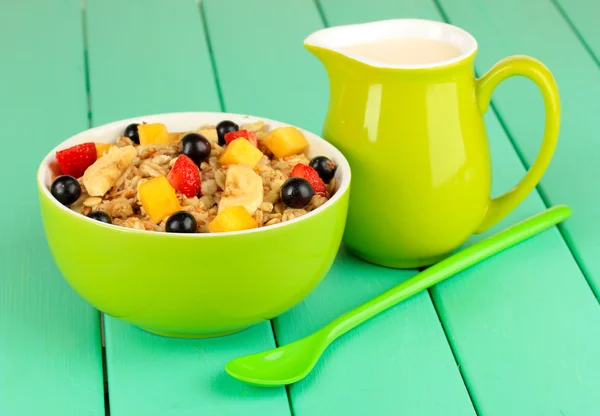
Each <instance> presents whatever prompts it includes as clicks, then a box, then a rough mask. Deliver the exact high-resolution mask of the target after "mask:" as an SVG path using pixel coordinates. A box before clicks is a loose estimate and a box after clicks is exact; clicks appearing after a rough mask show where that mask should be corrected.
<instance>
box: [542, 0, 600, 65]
mask: <svg viewBox="0 0 600 416" xmlns="http://www.w3.org/2000/svg"><path fill="white" fill-rule="evenodd" d="M552 2H553V3H554V5H555V6H556V8H557V9H558V11H559V12H560V13H561V14H562V15H563V17H564V18H565V19H566V20H567V21H568V22H569V24H570V25H571V29H572V30H573V31H574V32H575V34H576V35H577V36H578V37H579V39H580V41H581V42H582V43H583V45H584V46H585V47H586V48H587V49H588V52H589V53H590V54H591V55H592V56H593V57H594V58H595V60H596V63H597V64H598V65H600V27H598V19H599V18H600V3H599V2H597V1H595V0H552Z"/></svg>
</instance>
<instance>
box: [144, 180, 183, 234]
mask: <svg viewBox="0 0 600 416" xmlns="http://www.w3.org/2000/svg"><path fill="white" fill-rule="evenodd" d="M139 191H140V200H141V201H142V206H143V207H144V211H146V214H148V215H149V216H150V219H151V220H152V221H153V222H155V223H157V224H158V223H159V222H161V221H162V220H163V219H165V218H166V217H168V216H169V215H171V214H173V213H175V212H177V211H179V210H180V209H181V205H180V204H179V200H178V199H177V195H176V194H175V189H173V187H172V186H171V184H170V183H169V181H168V180H167V178H166V177H165V176H157V177H155V178H152V179H150V180H149V181H148V182H144V183H143V184H141V185H140V189H139Z"/></svg>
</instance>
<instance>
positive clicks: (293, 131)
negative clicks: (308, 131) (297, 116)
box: [263, 126, 308, 157]
mask: <svg viewBox="0 0 600 416" xmlns="http://www.w3.org/2000/svg"><path fill="white" fill-rule="evenodd" d="M263 143H264V144H265V146H267V148H268V149H269V150H270V151H271V152H273V154H274V155H275V157H286V156H290V155H294V154H296V153H302V152H303V151H304V150H306V148H307V147H308V142H307V141H306V139H305V138H304V136H303V135H302V133H301V132H300V130H298V129H297V128H295V127H292V126H288V127H279V128H277V129H275V130H273V131H271V132H270V133H269V134H268V135H267V137H265V138H264V139H263Z"/></svg>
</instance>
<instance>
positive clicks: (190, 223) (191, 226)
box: [165, 211, 196, 234]
mask: <svg viewBox="0 0 600 416" xmlns="http://www.w3.org/2000/svg"><path fill="white" fill-rule="evenodd" d="M165 231H166V232H168V233H179V234H186V233H195V232H196V219H195V218H194V216H193V215H192V214H190V213H189V212H185V211H179V212H176V213H175V214H173V215H171V216H170V217H169V219H168V220H167V224H166V225H165Z"/></svg>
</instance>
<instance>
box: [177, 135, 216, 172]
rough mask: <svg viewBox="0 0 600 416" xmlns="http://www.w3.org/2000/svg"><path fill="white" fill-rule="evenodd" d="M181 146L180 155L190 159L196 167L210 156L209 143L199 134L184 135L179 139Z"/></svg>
mask: <svg viewBox="0 0 600 416" xmlns="http://www.w3.org/2000/svg"><path fill="white" fill-rule="evenodd" d="M181 144H182V149H181V153H183V154H184V155H186V156H187V157H189V158H190V159H192V160H193V161H194V163H195V164H196V165H198V166H200V163H202V162H204V161H205V160H206V159H208V157H209V156H210V151H211V146H210V142H209V141H208V140H207V139H206V137H204V136H203V135H201V134H197V133H189V134H186V135H185V136H183V139H181Z"/></svg>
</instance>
